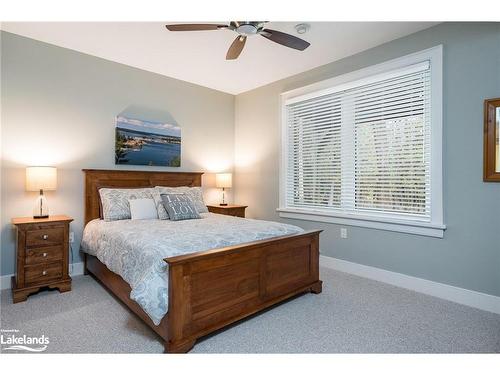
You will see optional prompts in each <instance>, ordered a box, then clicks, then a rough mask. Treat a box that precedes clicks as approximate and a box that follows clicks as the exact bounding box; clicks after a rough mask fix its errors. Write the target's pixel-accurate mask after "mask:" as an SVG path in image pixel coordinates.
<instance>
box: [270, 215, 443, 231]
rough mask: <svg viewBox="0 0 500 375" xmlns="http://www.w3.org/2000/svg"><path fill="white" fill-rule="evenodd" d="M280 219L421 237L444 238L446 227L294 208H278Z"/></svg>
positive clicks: (412, 221)
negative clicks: (316, 222) (379, 230)
mask: <svg viewBox="0 0 500 375" xmlns="http://www.w3.org/2000/svg"><path fill="white" fill-rule="evenodd" d="M276 211H278V212H279V215H280V217H283V218H288V219H299V220H309V221H319V222H323V223H332V224H341V225H351V226H355V227H363V228H372V229H381V230H387V231H391V232H401V233H409V234H417V235H421V236H428V237H437V238H443V236H444V231H445V229H446V226H445V225H442V224H433V223H427V222H418V221H414V220H411V221H410V220H400V219H393V218H383V217H373V216H363V215H349V214H337V213H331V212H322V211H316V212H313V211H305V210H300V209H292V208H278V209H277V210H276Z"/></svg>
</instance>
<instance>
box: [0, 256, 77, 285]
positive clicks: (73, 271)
mask: <svg viewBox="0 0 500 375" xmlns="http://www.w3.org/2000/svg"><path fill="white" fill-rule="evenodd" d="M69 274H70V276H78V275H83V262H80V263H72V264H70V265H69ZM12 276H13V275H5V276H2V277H1V278H0V289H1V290H4V289H10V287H11V285H10V279H11V277H12Z"/></svg>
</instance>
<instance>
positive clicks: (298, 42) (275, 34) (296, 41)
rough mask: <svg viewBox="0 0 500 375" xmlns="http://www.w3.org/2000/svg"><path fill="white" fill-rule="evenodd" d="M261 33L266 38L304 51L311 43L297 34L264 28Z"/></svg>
mask: <svg viewBox="0 0 500 375" xmlns="http://www.w3.org/2000/svg"><path fill="white" fill-rule="evenodd" d="M260 35H262V36H263V37H264V38H267V39H269V40H272V41H273V42H276V43H278V44H282V45H284V46H286V47H290V48H294V49H298V50H299V51H303V50H305V49H306V48H307V47H309V46H310V45H311V43H309V42H306V41H305V40H303V39H300V38H297V37H296V36H293V35H290V34H287V33H282V32H281V31H276V30H271V29H264V30H262V31H261V32H260Z"/></svg>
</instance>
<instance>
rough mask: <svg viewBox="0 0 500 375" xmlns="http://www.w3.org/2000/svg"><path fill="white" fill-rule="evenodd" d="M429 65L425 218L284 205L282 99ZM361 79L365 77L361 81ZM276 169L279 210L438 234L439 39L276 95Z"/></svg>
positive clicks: (285, 130) (316, 93) (285, 148)
mask: <svg viewBox="0 0 500 375" xmlns="http://www.w3.org/2000/svg"><path fill="white" fill-rule="evenodd" d="M426 61H428V62H429V63H430V66H431V112H430V117H431V120H430V121H431V157H430V160H431V169H430V197H431V218H430V221H422V220H412V219H401V218H393V217H390V215H380V214H375V215H367V214H358V213H344V212H332V211H331V210H328V211H326V210H322V209H313V208H306V209H302V208H290V207H287V206H286V185H285V184H286V181H287V171H288V128H287V125H288V124H287V122H286V105H287V104H290V103H292V102H298V101H303V100H306V99H308V98H313V97H317V96H321V95H325V94H329V93H332V92H337V91H343V90H346V89H348V88H350V87H353V86H359V85H363V84H366V83H368V82H370V81H372V80H374V79H376V76H378V75H385V74H387V73H388V72H392V71H395V72H397V70H398V69H405V68H408V67H409V66H411V65H416V64H420V63H425V62H426ZM365 81H366V82H365ZM280 105H281V111H280V124H281V126H280V132H281V134H280V138H281V147H280V148H281V150H280V171H279V172H280V173H279V207H278V208H277V211H278V212H279V216H280V217H283V218H290V219H301V220H309V221H319V222H326V223H333V224H341V225H352V226H358V227H365V228H373V229H382V230H388V231H393V232H402V233H409V234H417V235H423V236H430V237H437V238H443V236H444V230H445V229H446V226H445V225H444V212H443V209H444V207H443V169H442V163H443V161H442V159H443V46H442V45H438V46H435V47H432V48H429V49H426V50H423V51H419V52H416V53H412V54H409V55H406V56H403V57H399V58H396V59H393V60H389V61H386V62H383V63H380V64H376V65H373V66H370V67H367V68H363V69H360V70H356V71H353V72H350V73H346V74H342V75H339V76H336V77H333V78H330V79H326V80H324V81H320V82H316V83H313V84H311V85H307V86H304V87H300V88H297V89H294V90H290V91H286V92H283V93H282V94H281V97H280Z"/></svg>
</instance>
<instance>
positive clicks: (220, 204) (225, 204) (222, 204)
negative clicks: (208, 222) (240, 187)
mask: <svg viewBox="0 0 500 375" xmlns="http://www.w3.org/2000/svg"><path fill="white" fill-rule="evenodd" d="M219 206H227V203H219Z"/></svg>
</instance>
